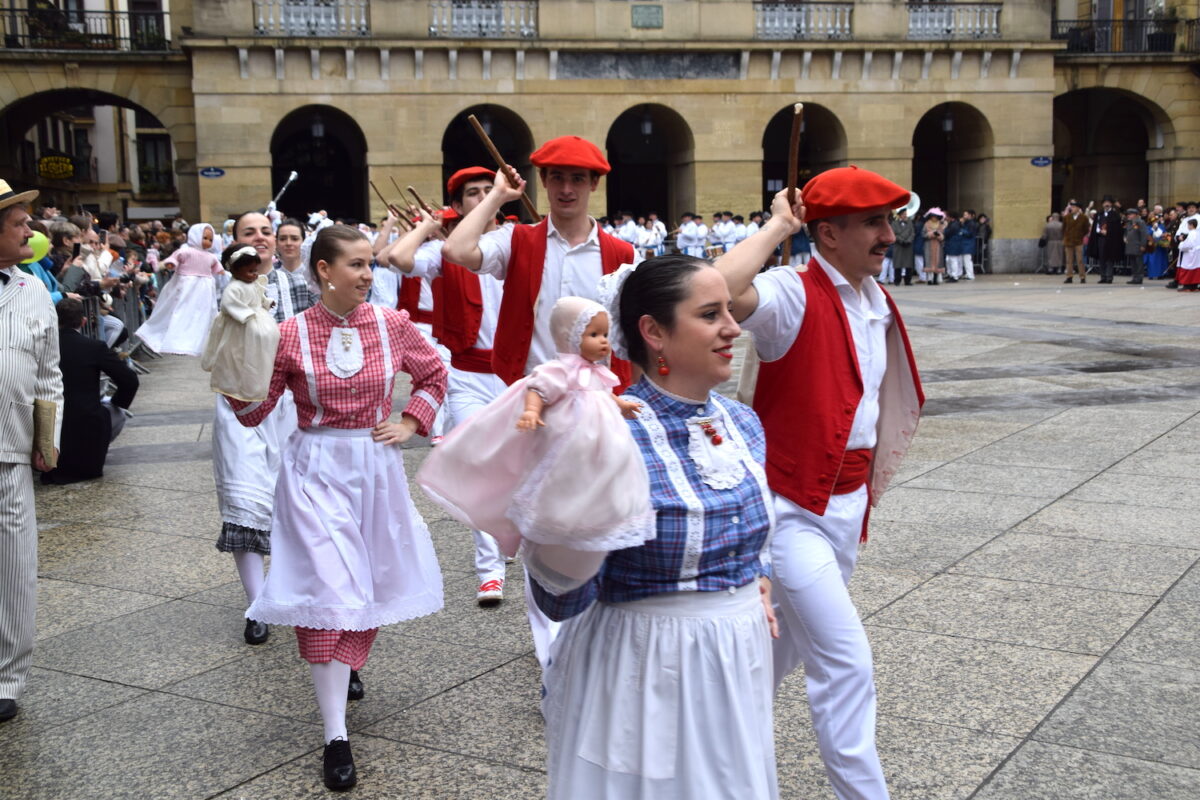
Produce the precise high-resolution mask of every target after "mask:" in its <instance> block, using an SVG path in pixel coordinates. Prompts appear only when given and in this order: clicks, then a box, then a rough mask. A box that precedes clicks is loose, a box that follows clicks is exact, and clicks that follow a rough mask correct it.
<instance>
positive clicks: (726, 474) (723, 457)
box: [687, 403, 749, 489]
mask: <svg viewBox="0 0 1200 800" xmlns="http://www.w3.org/2000/svg"><path fill="white" fill-rule="evenodd" d="M713 406H714V408H716V410H717V413H716V414H712V415H707V416H699V417H691V418H689V419H688V420H687V432H688V457H689V458H691V459H692V463H694V464H695V465H696V471H697V472H699V473H700V478H701V480H703V481H704V482H705V483H706V484H707V485H709V486H711V487H712V488H714V489H732V488H733V487H735V486H737V485H739V484H740V483H741V482H742V481H743V480H744V479H745V477H746V465H745V464H744V463H743V459H744V458H746V457H747V456H748V455H749V454H748V453H747V452H746V451H745V449H744V448H743V447H742V446H741V437H740V436H731V435H730V433H729V425H730V422H729V418H728V417H727V416H726V415H725V412H724V409H722V408H721V407H720V406H718V405H717V404H716V403H713ZM705 427H708V428H709V429H710V430H714V431H716V437H720V438H719V439H716V437H714V436H711V435H709V434H708V433H706V432H705V430H704V428H705ZM714 439H716V440H717V441H720V444H713V441H714Z"/></svg>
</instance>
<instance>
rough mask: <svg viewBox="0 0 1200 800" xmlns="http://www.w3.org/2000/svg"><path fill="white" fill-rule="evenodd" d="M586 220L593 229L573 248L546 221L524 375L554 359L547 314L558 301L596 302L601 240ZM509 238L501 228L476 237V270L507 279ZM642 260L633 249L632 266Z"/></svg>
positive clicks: (549, 222)
mask: <svg viewBox="0 0 1200 800" xmlns="http://www.w3.org/2000/svg"><path fill="white" fill-rule="evenodd" d="M588 221H589V222H590V223H591V226H592V227H591V230H589V231H588V235H587V238H586V239H585V240H583V241H582V242H580V243H579V244H577V245H575V246H574V247H572V246H570V245H569V244H568V243H567V240H566V239H565V238H563V236H562V235H561V234H560V233H559V232H558V230H557V229H556V228H555V227H554V220H552V219H551V218H549V217H547V218H546V261H545V264H544V266H543V267H542V288H541V291H540V292H539V293H538V297H537V301H536V302H535V303H534V308H533V341H531V342H530V344H529V357H528V358H527V359H526V360H525V373H526V374H528V373H530V372H532V371H533V368H534V367H536V366H538V365H539V364H544V363H546V362H547V361H550V360H552V359H553V358H554V357H555V348H554V337H553V336H552V335H551V334H550V313H551V312H552V311H553V310H554V304H555V303H557V302H558V299H559V298H560V297H570V296H572V295H573V296H575V297H586V298H588V299H589V300H599V292H598V291H597V289H598V284H599V283H600V277H601V276H602V275H603V274H604V270H603V268H602V266H601V264H600V239H599V233H598V227H597V225H596V220H594V219H592V218H591V217H588ZM512 236H513V232H512V229H504V228H502V229H500V230H498V231H492V232H491V233H486V234H484V235H483V236H481V237H479V250H480V252H481V253H482V254H483V261H482V262H481V263H480V265H479V269H478V270H476V271H477V272H479V273H480V274H482V275H491V276H492V277H494V278H496V279H497V280H501V281H502V280H504V279H505V278H506V277H507V276H508V260H509V259H510V258H511V257H512ZM641 260H642V258H641V256H639V255H638V253H637V250H636V249H635V250H634V253H633V263H634V264H638V263H640V262H641Z"/></svg>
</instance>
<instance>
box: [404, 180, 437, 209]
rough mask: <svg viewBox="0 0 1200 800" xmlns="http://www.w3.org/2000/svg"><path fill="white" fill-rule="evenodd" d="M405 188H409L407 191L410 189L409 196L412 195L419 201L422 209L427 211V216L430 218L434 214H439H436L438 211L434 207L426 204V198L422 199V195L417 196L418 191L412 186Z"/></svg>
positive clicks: (418, 203)
mask: <svg viewBox="0 0 1200 800" xmlns="http://www.w3.org/2000/svg"><path fill="white" fill-rule="evenodd" d="M405 188H407V189H408V193H409V194H411V195H412V196H413V199H414V200H416V201H417V205H419V206H420V207H421V208H423V209H425V213H426V214H429V215H430V216H433V215H434V214H436V213H437V212H436V211H435V210H434V209H433V207H432V206H431V205H429V203H426V202H425V198H423V197H421V195H419V194H417V190H416V189H414V188H413V187H411V186H408V187H405Z"/></svg>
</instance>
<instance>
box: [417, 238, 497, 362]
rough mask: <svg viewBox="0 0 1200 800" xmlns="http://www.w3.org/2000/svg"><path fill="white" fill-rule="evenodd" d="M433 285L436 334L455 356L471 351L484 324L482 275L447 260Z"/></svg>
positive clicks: (434, 333)
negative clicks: (440, 274)
mask: <svg viewBox="0 0 1200 800" xmlns="http://www.w3.org/2000/svg"><path fill="white" fill-rule="evenodd" d="M489 280H490V279H489ZM431 285H432V287H433V335H434V336H435V337H436V338H437V340H438V341H439V342H441V343H442V344H443V345H445V347H446V349H447V350H449V351H450V353H451V354H458V353H462V352H465V351H467V350H470V349H471V348H472V347H474V346H475V340H476V339H478V338H479V328H480V326H481V325H483V290H482V288H481V287H480V285H479V276H478V275H476V274H475V273H474V272H471V270H469V269H467V268H466V267H463V266H460V265H458V264H454V263H452V262H449V261H446V260H445V259H443V260H442V276H441V277H440V278H434V280H433V283H432V284H431Z"/></svg>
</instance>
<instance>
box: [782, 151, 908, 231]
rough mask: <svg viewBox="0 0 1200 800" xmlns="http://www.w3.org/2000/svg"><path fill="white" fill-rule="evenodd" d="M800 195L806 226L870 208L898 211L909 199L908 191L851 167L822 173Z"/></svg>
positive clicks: (874, 174) (886, 180)
mask: <svg viewBox="0 0 1200 800" xmlns="http://www.w3.org/2000/svg"><path fill="white" fill-rule="evenodd" d="M801 194H803V196H804V219H805V221H807V222H816V221H817V220H819V219H828V218H829V217H840V216H842V215H843V214H853V213H855V212H859V211H869V210H870V209H872V208H899V207H900V206H902V205H905V204H906V203H908V198H909V191H908V189H904V188H902V187H900V186H897V185H896V184H894V183H892V182H891V181H889V180H888V179H887V178H885V177H883V176H882V175H878V174H876V173H874V172H871V171H870V170H869V169H859V168H858V167H856V166H854V165H853V164H851V165H850V166H848V167H838V168H837V169H831V170H827V171H825V172H822V173H821V174H820V175H817V176H816V177H815V178H813V179H812V180H810V181H809V182H808V183H806V184H804V189H803V190H801Z"/></svg>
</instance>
